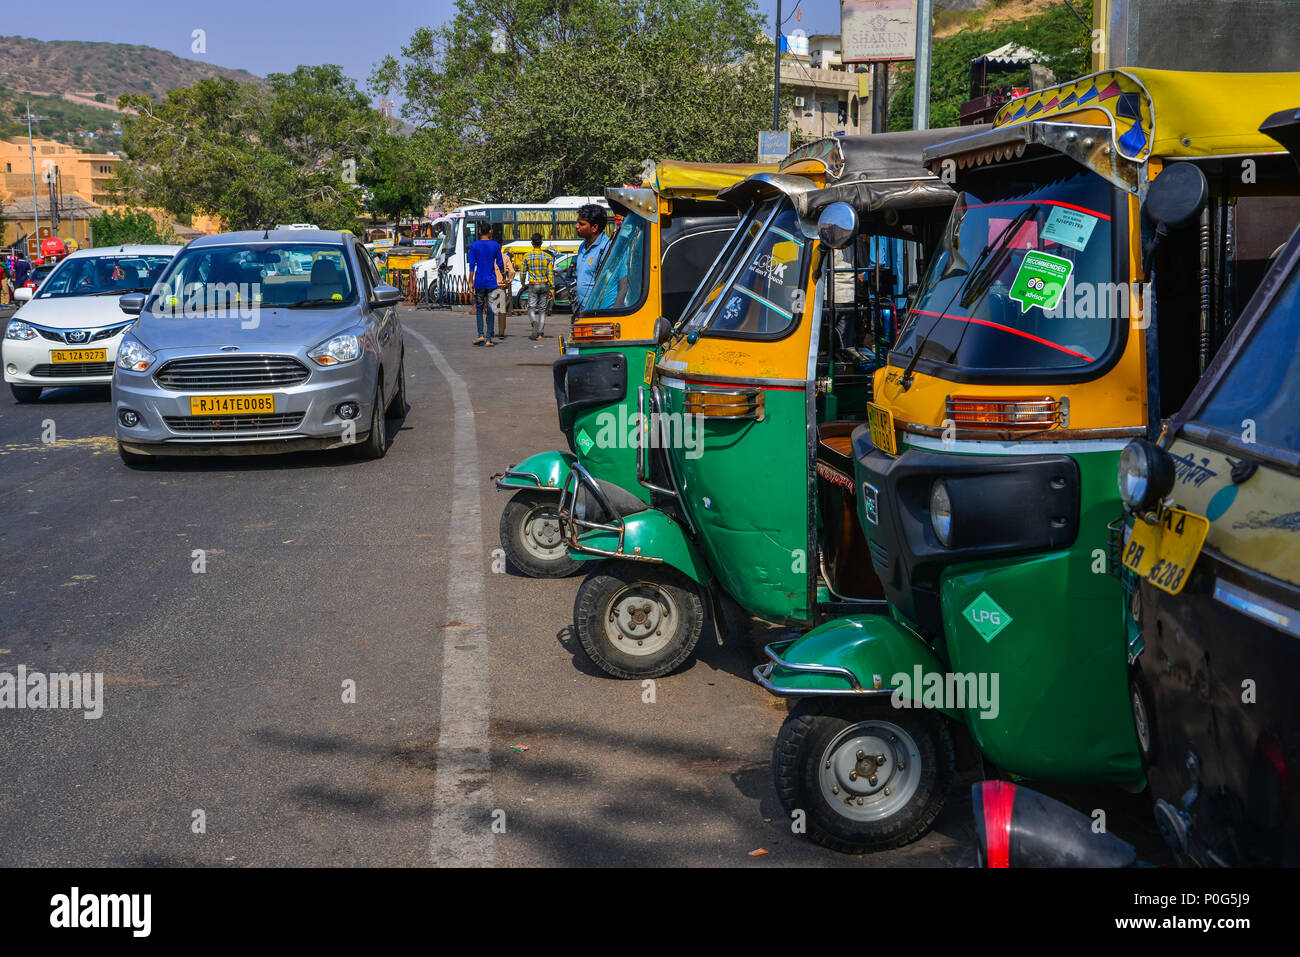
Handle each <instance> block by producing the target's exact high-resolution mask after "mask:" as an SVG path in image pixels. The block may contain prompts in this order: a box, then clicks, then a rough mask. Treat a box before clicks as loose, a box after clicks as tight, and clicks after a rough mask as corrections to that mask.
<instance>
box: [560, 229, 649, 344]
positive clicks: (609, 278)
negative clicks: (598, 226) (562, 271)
mask: <svg viewBox="0 0 1300 957" xmlns="http://www.w3.org/2000/svg"><path fill="white" fill-rule="evenodd" d="M633 229H637V230H639V231H640V236H639V237H637V238H636V239H634V240H631V241H633V242H637V243H639V244H640V246H641V267H640V272H641V279H640V288H639V289H638V290H637V292H636V299H635V300H634V301H633V302H631V303H629V304H627V305H623V306H618V307H617V308H615V307H612V306H610V307H604V308H601V307H593V308H591V309H583V310H582V321H583V322H586V321H587V320H589V319H597V318H606V317H610V316H629V315H632V314H633V313H635V312H637V311H638V310H639V309H640V308H641V307H642V306H643V305H644V304H645V301H646V297H647V295H648V294H649V291H650V246H651V243H650V237H651V236H652V235H653V234H654V229H653V224H652V223H651V222H650V220H648V219H645V218H644V217H642V216H638V215H637V214H636V213H633V212H628V213H626V214H625V215H624V217H623V222H622V223H621V224H620V225H619V227H618V232H617V233H615V234H614V238H613V240H611V241H610V244H609V247H608V248H607V249H606V250H605V252H604V254H603V255H602V256H601V257H600V262H599V264H598V265H597V269H596V278H595V279H594V280H592V285H591V292H590V293H589V296H590V298H591V300H592V301H593V302H599V301H600V300H601V299H602V298H605V297H607V296H609V295H611V294H612V293H613V292H614V291H616V289H617V285H611V284H616V283H617V282H618V280H619V279H621V278H623V277H625V276H628V275H629V274H630V272H631V268H630V267H631V263H630V261H629V259H628V258H624V259H623V261H622V262H619V258H618V257H619V256H620V255H621V254H622V253H624V251H625V250H626V244H623V245H620V240H623V239H624V238H626V237H630V236H631V231H632V230H633ZM557 258H558V257H557ZM615 263H618V265H617V266H616V265H615ZM616 270H621V273H620V272H616ZM628 294H631V288H630V283H629V289H628Z"/></svg>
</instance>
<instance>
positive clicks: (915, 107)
mask: <svg viewBox="0 0 1300 957" xmlns="http://www.w3.org/2000/svg"><path fill="white" fill-rule="evenodd" d="M931 16H932V14H931V9H930V0H919V2H918V3H917V5H916V92H915V94H914V95H913V97H912V128H913V129H918V130H928V129H929V128H930V21H931Z"/></svg>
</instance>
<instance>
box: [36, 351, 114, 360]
mask: <svg viewBox="0 0 1300 957" xmlns="http://www.w3.org/2000/svg"><path fill="white" fill-rule="evenodd" d="M50 361H51V362H107V361H108V350H107V349H51V350H50Z"/></svg>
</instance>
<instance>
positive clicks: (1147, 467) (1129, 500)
mask: <svg viewBox="0 0 1300 957" xmlns="http://www.w3.org/2000/svg"><path fill="white" fill-rule="evenodd" d="M1118 484H1119V497H1120V498H1121V499H1122V500H1123V502H1124V504H1125V505H1127V506H1128V507H1129V508H1131V509H1132V510H1133V511H1135V512H1145V511H1147V510H1148V509H1150V508H1152V507H1153V506H1154V505H1155V504H1156V503H1157V502H1159V501H1160V500H1161V499H1163V498H1164V497H1165V496H1166V495H1168V494H1169V493H1170V492H1171V491H1173V487H1174V461H1173V459H1172V458H1171V457H1170V455H1169V453H1168V452H1166V451H1165V450H1164V449H1162V448H1160V447H1159V446H1158V445H1154V444H1153V443H1151V442H1148V441H1147V440H1146V439H1134V440H1133V441H1132V442H1130V443H1129V444H1128V445H1126V446H1125V447H1124V451H1123V452H1122V453H1120V457H1119V475H1118Z"/></svg>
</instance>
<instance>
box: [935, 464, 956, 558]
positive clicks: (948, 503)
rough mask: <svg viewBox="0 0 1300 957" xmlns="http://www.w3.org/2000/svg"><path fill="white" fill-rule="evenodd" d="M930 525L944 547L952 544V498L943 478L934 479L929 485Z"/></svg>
mask: <svg viewBox="0 0 1300 957" xmlns="http://www.w3.org/2000/svg"><path fill="white" fill-rule="evenodd" d="M930 527H931V528H933V529H934V537H935V538H937V539H939V542H940V544H942V545H943V547H944V548H950V547H951V546H952V499H951V498H950V497H949V496H948V483H947V482H945V481H944V480H943V479H935V480H934V484H933V485H931V486H930Z"/></svg>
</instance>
